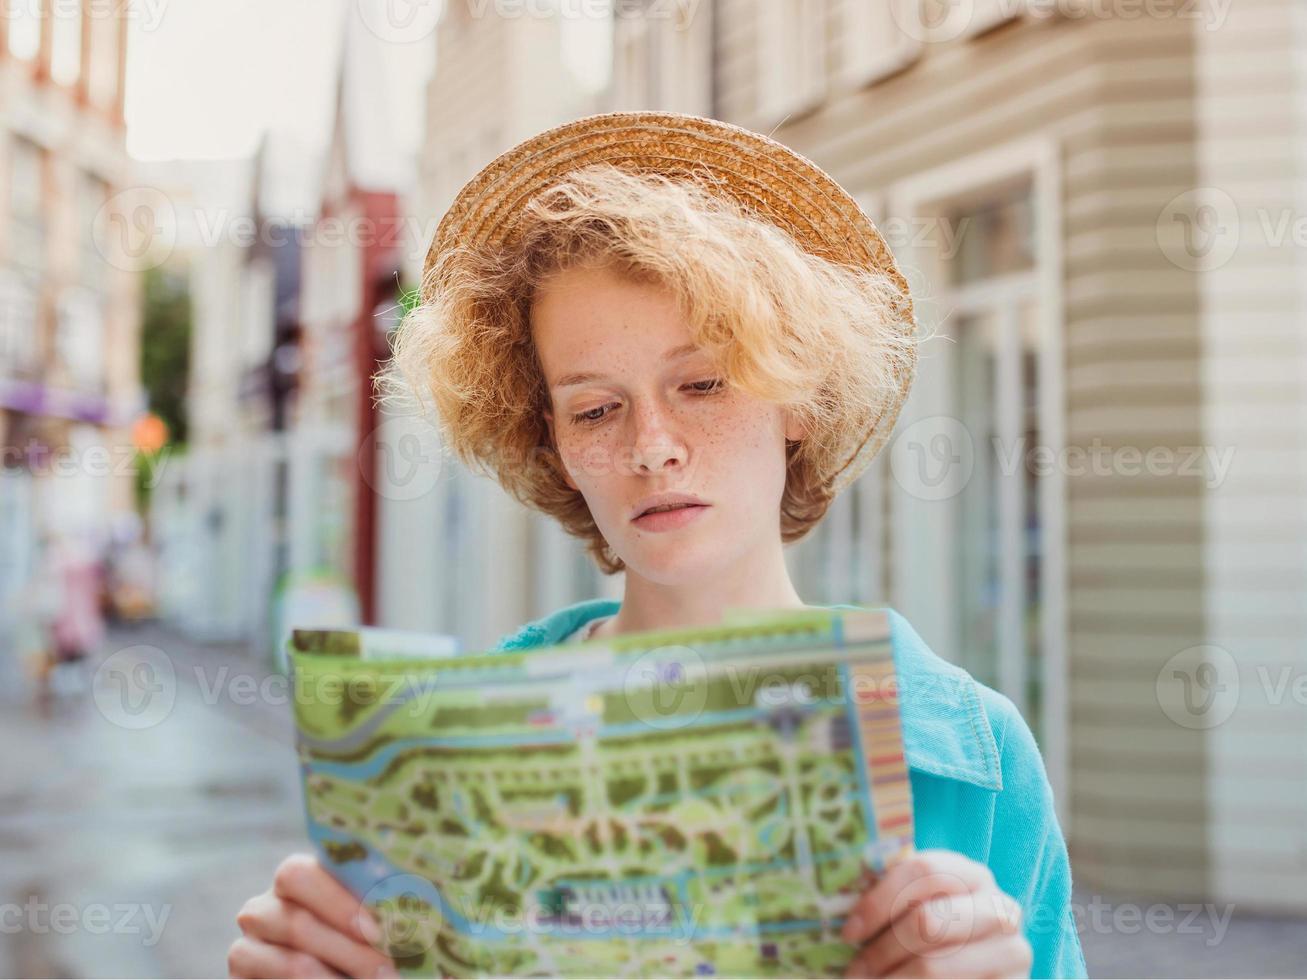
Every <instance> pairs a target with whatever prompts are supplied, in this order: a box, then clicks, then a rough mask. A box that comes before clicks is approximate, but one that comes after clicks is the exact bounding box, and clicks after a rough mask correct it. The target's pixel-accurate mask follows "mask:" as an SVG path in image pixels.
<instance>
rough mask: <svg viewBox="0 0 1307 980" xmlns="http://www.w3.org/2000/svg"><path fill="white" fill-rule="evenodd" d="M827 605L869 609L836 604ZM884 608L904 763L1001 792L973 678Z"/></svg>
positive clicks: (571, 626)
mask: <svg viewBox="0 0 1307 980" xmlns="http://www.w3.org/2000/svg"><path fill="white" fill-rule="evenodd" d="M621 607H622V603H621V602H620V600H617V599H586V600H584V601H582V602H578V603H574V604H573V605H570V606H565V607H564V608H562V609H559V610H556V611H555V612H552V613H550V614H549V615H547V616H543V617H541V618H540V619H537V620H534V621H532V622H529V623H527V624H526V625H524V626H522V627H521V628H520V629H518V630H517V631H516V632H514V633H510V634H508V635H506V636H504V637H502V638H501V639H500V640H499V642H498V644H497V645H496V646H495V649H496V650H524V649H528V648H530V647H539V646H552V645H553V644H556V643H561V642H563V640H564V638H565V637H567V636H568V635H570V634H571V633H572V632H574V631H575V630H577V629H578V628H579V627H581V626H582V625H583V624H585V623H588V622H589V621H590V620H592V619H596V618H598V617H600V616H610V615H613V614H614V613H616V612H617V611H618V610H619V609H620V608H621ZM825 608H828V609H861V608H868V607H862V606H852V605H845V604H838V605H832V606H827V607H825ZM885 612H886V614H887V616H888V617H889V623H890V640H891V643H892V646H893V650H894V668H895V673H896V675H897V680H898V692H899V709H900V713H901V717H902V724H903V754H904V757H905V758H906V760H907V763H908V767H909V768H911V769H916V770H918V771H919V772H923V773H929V774H930V775H932V776H941V777H943V778H945V779H957V780H961V781H963V782H966V783H970V784H972V785H974V786H979V787H981V788H982V789H988V790H994V791H996V792H997V791H999V790H1001V789H1002V788H1003V780H1002V775H1001V773H1000V771H999V763H998V745H997V743H996V742H995V740H994V732H993V729H992V728H991V726H990V723H989V718H988V716H987V714H986V712H985V708H984V705H983V704H982V703H981V700H980V691H979V689H978V682H977V681H976V680H975V678H973V677H972V676H971V675H970V674H968V673H967V672H966V671H965V670H963V669H962V668H961V667H958V666H956V665H955V664H951V663H949V662H948V661H946V660H944V659H943V658H942V657H940V656H939V655H938V654H936V653H935V652H934V651H933V650H931V649H930V648H929V647H928V646H927V645H926V643H925V641H924V640H922V638H921V637H920V636H919V635H917V631H916V630H915V629H913V628H912V624H910V623H909V622H908V621H907V620H906V619H904V618H903V616H901V615H900V614H899V613H898V612H896V611H895V610H893V609H889V608H886V609H885Z"/></svg>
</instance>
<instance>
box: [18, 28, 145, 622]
mask: <svg viewBox="0 0 1307 980" xmlns="http://www.w3.org/2000/svg"><path fill="white" fill-rule="evenodd" d="M31 7H32V5H30V4H8V5H5V6H4V8H3V9H0V206H2V208H3V209H2V210H0V445H3V446H4V451H5V456H4V459H3V460H2V461H0V631H3V629H4V624H5V623H9V622H12V619H11V615H10V614H15V615H18V614H20V613H19V611H18V610H17V609H16V608H15V607H14V603H18V602H21V599H20V598H19V593H20V591H21V589H22V587H23V584H24V583H25V582H28V581H30V580H31V578H32V577H33V575H34V570H35V569H36V567H37V565H38V564H39V562H40V560H41V557H42V555H41V552H42V548H43V545H42V540H43V538H44V537H45V536H46V535H51V534H54V535H58V536H59V537H62V538H64V539H68V540H71V541H75V542H77V544H78V547H79V548H82V549H85V550H86V551H87V553H88V554H95V553H98V552H100V551H102V549H103V547H104V545H105V544H106V543H107V541H108V539H109V537H110V536H111V535H112V534H113V529H114V527H115V524H116V522H119V521H121V520H123V519H124V517H129V516H130V515H131V514H132V513H133V508H134V499H133V487H134V459H133V456H134V447H133V441H132V437H131V425H132V423H133V422H134V421H135V420H136V419H137V417H138V416H139V415H140V414H141V413H142V412H143V411H144V409H145V404H144V398H143V393H142V391H141V387H140V380H139V378H140V374H139V330H140V323H139V316H138V288H137V279H136V276H135V275H134V272H133V270H132V269H131V268H130V267H128V264H126V263H123V262H119V261H115V260H114V258H115V256H116V255H118V254H119V253H117V252H116V251H115V250H113V249H111V248H109V246H110V245H111V244H112V243H113V242H114V240H115V238H116V237H120V236H122V235H124V234H125V231H124V229H125V227H126V224H127V222H129V221H130V219H131V217H132V216H131V215H130V214H127V213H124V212H123V211H122V210H121V208H120V207H119V200H118V195H119V193H120V192H121V191H122V190H123V189H124V188H125V187H127V186H128V184H129V182H130V179H131V177H130V166H129V161H128V158H127V154H126V150H125V129H124V121H123V78H124V66H125V39H126V30H127V24H126V20H125V18H124V17H123V15H122V12H121V9H120V8H118V7H113V8H110V7H108V6H106V5H91V4H86V3H82V4H67V3H65V4H62V5H60V8H59V10H57V11H54V12H52V13H50V14H49V15H48V16H37V15H36V14H35V13H34V12H33V10H32V9H31ZM0 645H4V637H0Z"/></svg>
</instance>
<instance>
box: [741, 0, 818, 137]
mask: <svg viewBox="0 0 1307 980" xmlns="http://www.w3.org/2000/svg"><path fill="white" fill-rule="evenodd" d="M755 9H756V10H757V12H758V18H757V27H758V45H757V58H758V61H757V80H758V115H759V116H760V117H761V120H762V121H761V123H760V125H766V124H772V125H774V124H779V123H780V122H782V121H783V120H784V119H786V118H787V117H789V116H793V115H798V114H800V113H802V112H805V111H806V110H808V109H811V108H814V107H815V106H816V105H817V104H818V102H820V100H821V98H822V96H823V94H824V93H825V87H826V17H825V3H824V2H823V0H763V2H760V3H758V4H756V5H755Z"/></svg>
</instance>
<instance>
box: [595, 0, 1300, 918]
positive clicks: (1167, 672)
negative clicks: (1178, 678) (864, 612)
mask: <svg viewBox="0 0 1307 980" xmlns="http://www.w3.org/2000/svg"><path fill="white" fill-rule="evenodd" d="M714 7H715V17H716V19H717V23H718V29H717V33H716V37H717V41H716V46H715V49H714V66H715V79H716V83H717V89H716V101H715V104H714V114H715V115H717V116H718V117H720V118H722V119H724V120H727V121H731V122H737V123H740V124H741V125H745V126H748V127H750V128H752V129H755V130H757V131H761V132H765V133H772V134H774V135H775V136H776V137H777V138H778V139H780V140H781V141H782V142H784V143H786V144H788V145H790V146H792V147H794V148H795V149H797V150H798V151H800V152H801V153H803V154H805V155H807V156H809V157H811V158H812V159H814V160H816V161H817V162H819V163H820V164H821V165H822V166H823V167H825V168H826V169H827V170H828V171H829V172H830V173H831V174H832V175H833V176H834V177H835V178H836V179H837V180H839V181H840V182H841V184H842V185H843V186H845V187H846V188H848V189H849V190H850V191H851V192H852V193H854V194H855V195H856V196H858V198H859V200H860V202H861V203H862V205H863V207H864V210H866V211H867V213H868V214H869V215H871V216H872V217H873V219H874V220H876V221H877V223H878V225H880V227H881V228H882V230H884V231H885V233H886V235H887V237H888V238H889V240H890V244H891V247H892V248H893V249H894V251H895V254H896V255H897V256H898V257H899V259H900V261H901V262H902V263H903V264H904V265H905V267H906V268H907V270H908V274H909V279H910V281H911V282H912V284H913V289H914V294H915V295H916V301H917V311H918V315H919V317H920V319H921V321H922V323H923V326H925V327H926V328H927V329H928V330H930V331H933V332H934V333H935V334H936V337H935V339H933V340H930V341H927V343H926V344H925V345H924V347H923V350H922V360H921V364H920V374H919V380H918V382H917V384H916V385H915V387H914V391H913V395H912V398H911V400H910V403H909V405H908V406H907V408H906V409H905V411H904V413H903V416H902V418H901V420H900V422H899V426H898V430H897V438H896V440H895V441H894V443H893V448H892V449H887V450H886V452H885V453H884V454H882V456H881V458H880V459H879V460H878V461H877V465H876V466H875V467H874V468H873V470H872V471H871V472H869V473H868V474H867V475H866V476H865V477H864V478H863V479H862V480H861V481H859V482H860V484H861V485H860V486H859V487H855V488H854V490H852V491H851V492H850V493H848V494H846V495H845V496H846V499H845V500H843V501H840V502H837V505H836V507H835V508H834V509H833V511H832V513H831V515H830V517H829V518H828V520H827V524H826V527H825V528H824V529H823V530H822V531H821V533H819V534H817V535H814V536H813V537H812V538H811V539H810V540H809V541H805V542H803V543H801V544H800V545H799V546H798V547H797V548H796V559H798V560H799V562H800V565H801V567H803V568H804V569H805V570H806V571H812V572H814V573H816V574H815V576H814V577H812V578H809V579H808V580H807V582H805V586H806V588H807V589H808V590H809V591H808V592H806V593H805V594H813V593H814V592H815V593H816V595H814V598H817V595H822V597H823V598H825V599H828V600H838V601H878V600H883V601H887V602H889V603H891V604H892V605H894V606H896V607H897V608H898V609H900V611H902V612H903V613H904V614H905V615H906V616H907V617H908V618H909V619H910V620H911V621H912V622H913V623H914V624H915V625H916V627H917V628H918V629H919V630H920V632H921V633H922V635H923V637H924V638H925V639H926V640H927V641H928V642H929V643H930V644H931V645H932V647H933V648H934V649H935V650H936V651H938V652H939V653H940V654H941V655H943V656H945V657H947V658H948V659H950V660H953V661H955V662H958V663H961V664H962V665H963V666H965V667H967V668H968V669H969V670H971V671H972V672H973V673H974V674H975V675H976V676H978V677H980V678H981V679H982V680H984V681H985V682H986V683H989V684H991V685H992V686H994V687H996V688H998V689H999V690H1001V691H1003V693H1005V694H1007V695H1008V696H1009V697H1010V698H1011V699H1012V700H1013V701H1014V702H1015V703H1016V704H1017V705H1018V706H1019V707H1020V708H1021V709H1022V711H1023V713H1024V714H1025V715H1026V717H1027V718H1028V719H1029V720H1030V722H1031V724H1032V727H1034V728H1035V730H1036V732H1037V734H1038V736H1039V739H1040V744H1041V747H1042V749H1043V751H1044V754H1045V758H1046V761H1047V764H1048V768H1049V774H1050V778H1051V779H1052V781H1053V784H1054V787H1055V789H1056V791H1057V793H1058V796H1059V803H1060V807H1061V810H1062V815H1063V820H1064V822H1065V825H1066V827H1067V830H1068V834H1069V837H1070V842H1071V849H1072V860H1073V866H1074V868H1075V871H1076V873H1077V876H1078V878H1079V879H1080V880H1081V881H1083V882H1085V883H1088V884H1090V885H1092V886H1094V887H1100V888H1106V889H1115V890H1118V891H1120V892H1128V893H1132V894H1140V895H1158V896H1165V897H1171V898H1181V899H1189V898H1204V899H1210V898H1217V899H1220V900H1225V901H1237V902H1240V903H1245V904H1246V905H1247V906H1248V907H1252V908H1266V909H1296V910H1299V911H1301V910H1302V909H1303V908H1307V893H1304V891H1303V888H1302V882H1303V881H1304V880H1305V879H1307V819H1304V818H1305V817H1307V778H1305V774H1307V739H1304V737H1303V733H1304V726H1303V705H1302V704H1301V703H1300V702H1299V701H1296V700H1295V699H1293V698H1289V697H1277V696H1276V693H1275V692H1276V690H1277V688H1276V687H1275V685H1274V684H1269V685H1268V684H1267V683H1266V678H1265V677H1261V678H1259V677H1258V676H1256V675H1255V672H1254V671H1253V669H1252V666H1251V665H1252V664H1253V663H1257V664H1263V665H1264V664H1267V663H1271V664H1275V665H1278V666H1280V667H1282V668H1283V670H1284V672H1286V675H1287V676H1288V677H1301V676H1303V672H1304V668H1305V667H1307V663H1305V659H1304V657H1305V651H1304V648H1303V645H1302V637H1303V636H1304V635H1305V634H1307V631H1305V630H1304V625H1305V624H1304V621H1303V617H1304V603H1303V596H1304V592H1305V586H1307V524H1305V523H1304V512H1303V505H1302V501H1303V500H1304V499H1307V497H1304V490H1307V487H1305V486H1304V471H1303V467H1302V465H1301V453H1299V452H1296V447H1297V446H1299V445H1300V444H1301V442H1302V440H1303V438H1304V436H1305V435H1307V429H1305V427H1304V414H1303V408H1302V406H1303V405H1304V404H1305V403H1307V399H1305V398H1304V384H1305V383H1307V371H1305V370H1304V368H1305V367H1307V358H1305V357H1304V351H1303V346H1302V338H1301V323H1302V322H1303V305H1304V293H1303V287H1302V283H1303V282H1304V281H1307V280H1304V278H1303V276H1302V275H1301V264H1302V263H1303V261H1304V252H1303V249H1302V248H1301V247H1298V248H1294V247H1291V246H1292V242H1291V240H1290V239H1288V238H1286V237H1285V235H1284V234H1283V233H1282V232H1283V230H1284V229H1285V228H1286V227H1292V226H1293V223H1294V222H1295V221H1297V222H1300V221H1301V220H1302V215H1303V213H1304V212H1303V200H1302V188H1303V186H1304V184H1303V180H1302V177H1303V167H1304V160H1303V156H1302V153H1301V148H1302V146H1303V145H1304V136H1305V135H1307V134H1305V133H1304V119H1305V118H1307V117H1305V116H1304V115H1303V112H1302V109H1303V106H1304V101H1303V98H1304V94H1305V93H1307V89H1304V85H1303V77H1302V74H1301V72H1300V71H1297V70H1296V69H1295V65H1296V64H1300V63H1301V56H1302V51H1303V46H1304V44H1305V43H1307V18H1304V16H1303V10H1302V7H1301V4H1298V3H1296V2H1294V0H1257V2H1251V3H1241V4H1237V5H1216V4H1202V3H1200V4H1196V5H1187V6H1185V7H1183V8H1182V7H1180V6H1178V5H1171V6H1166V7H1157V8H1156V9H1155V10H1153V11H1151V12H1148V13H1144V14H1139V15H1131V16H1127V15H1126V12H1119V11H1117V10H1116V8H1114V7H1113V6H1112V5H1090V4H1075V3H1072V4H1063V5H1060V6H1058V7H1057V9H1056V11H1053V10H1052V9H1051V8H1050V5H1047V4H1034V3H1020V2H1017V3H1005V2H1000V0H986V2H977V3H975V4H953V5H943V4H937V5H935V6H934V7H933V8H932V6H931V4H930V3H926V4H925V5H924V6H923V5H922V4H919V3H918V2H917V0H889V2H886V0H876V2H874V3H873V2H862V0H832V2H828V3H810V2H802V3H800V2H780V3H758V2H751V0H720V2H718V3H716V4H715V5H714ZM619 74H620V71H619ZM1276 229H1281V231H1280V232H1277V231H1276ZM846 537H847V539H848V540H849V541H851V542H852V547H851V548H850V547H847V546H846V545H844V544H843V543H841V539H844V538H846ZM868 562H870V567H868V564H867V563H868ZM805 586H801V589H803V588H805ZM823 594H824V595H823ZM1211 647H1216V648H1219V649H1218V650H1216V651H1215V652H1213V653H1211V654H1210V656H1211V657H1212V658H1214V661H1213V662H1216V663H1225V664H1227V665H1228V668H1229V669H1228V670H1225V671H1222V672H1221V674H1220V676H1219V681H1213V682H1212V685H1211V687H1210V688H1209V689H1207V690H1203V689H1202V683H1203V680H1202V678H1203V675H1202V674H1201V672H1199V673H1197V674H1193V673H1192V672H1193V671H1194V669H1195V668H1194V664H1195V663H1196V662H1198V661H1199V659H1201V657H1202V654H1203V651H1204V650H1208V648H1211ZM1240 663H1242V664H1244V665H1245V666H1244V667H1243V669H1242V670H1240V669H1239V664H1240ZM1179 672H1184V673H1186V674H1187V675H1191V676H1194V677H1196V678H1197V680H1198V681H1199V688H1198V689H1197V690H1195V691H1193V692H1190V691H1189V690H1188V688H1181V687H1180V685H1179V684H1177V683H1176V682H1175V681H1174V680H1173V677H1172V675H1173V674H1178V673H1179ZM1276 676H1279V675H1278V674H1277V675H1276ZM1241 682H1242V691H1239V686H1240V684H1241ZM1231 687H1233V688H1234V693H1235V696H1237V699H1238V707H1239V710H1238V711H1233V712H1230V713H1225V712H1219V713H1218V712H1206V711H1203V710H1199V709H1200V708H1201V704H1198V707H1195V703H1190V702H1189V700H1188V699H1189V697H1190V695H1191V693H1192V695H1193V698H1194V701H1195V702H1196V703H1197V702H1202V701H1203V700H1204V699H1205V698H1208V697H1217V696H1222V697H1226V698H1227V699H1228V698H1229V697H1230V696H1231V691H1230V689H1231ZM1182 691H1183V695H1184V697H1183V698H1181V697H1179V696H1178V694H1179V693H1180V692H1182ZM1221 691H1224V692H1225V693H1224V694H1221ZM1227 715H1228V716H1227Z"/></svg>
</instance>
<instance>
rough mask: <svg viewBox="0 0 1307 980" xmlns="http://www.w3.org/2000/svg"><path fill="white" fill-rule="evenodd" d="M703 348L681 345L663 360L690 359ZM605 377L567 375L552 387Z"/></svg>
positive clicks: (666, 353)
mask: <svg viewBox="0 0 1307 980" xmlns="http://www.w3.org/2000/svg"><path fill="white" fill-rule="evenodd" d="M700 349H701V348H700V347H699V346H698V345H697V344H681V345H680V346H679V347H673V348H671V349H670V350H666V351H663V357H662V359H663V360H664V361H675V360H677V359H679V358H682V357H688V356H689V355H691V354H695V353H698V352H699V350H700ZM603 380H604V375H602V374H595V373H594V372H592V371H577V372H574V373H572V374H565V375H563V376H562V377H561V378H559V379H558V380H557V381H555V382H554V383H553V385H552V387H553V388H554V389H558V388H571V387H572V386H574V385H583V384H589V383H590V382H591V381H603Z"/></svg>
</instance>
